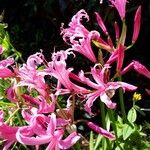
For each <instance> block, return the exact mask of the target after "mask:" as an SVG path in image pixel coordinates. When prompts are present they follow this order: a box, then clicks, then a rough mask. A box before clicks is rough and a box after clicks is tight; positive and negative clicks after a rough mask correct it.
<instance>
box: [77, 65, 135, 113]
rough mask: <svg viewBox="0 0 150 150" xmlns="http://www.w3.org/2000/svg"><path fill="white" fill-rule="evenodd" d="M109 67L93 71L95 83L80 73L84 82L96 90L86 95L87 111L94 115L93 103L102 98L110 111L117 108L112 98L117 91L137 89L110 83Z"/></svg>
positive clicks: (125, 84) (118, 83)
mask: <svg viewBox="0 0 150 150" xmlns="http://www.w3.org/2000/svg"><path fill="white" fill-rule="evenodd" d="M108 72H109V66H108V65H106V66H104V68H102V69H96V66H95V67H94V68H92V69H91V75H92V77H93V79H94V80H95V82H96V83H95V82H93V81H91V80H90V79H89V78H86V77H85V76H84V73H83V72H80V74H79V76H80V79H81V80H82V82H84V83H85V84H87V85H88V86H90V87H92V88H93V89H94V90H92V91H91V93H89V94H87V95H86V99H87V101H86V103H85V110H86V111H87V112H89V113H90V114H92V112H91V106H92V105H93V102H94V101H95V100H96V99H97V98H98V97H100V99H101V101H102V102H104V103H105V104H106V106H107V107H108V108H110V109H113V108H115V107H116V103H113V102H112V100H111V98H112V97H113V95H114V94H115V90H116V89H118V88H120V87H122V88H123V89H124V90H129V91H130V90H135V89H136V88H137V87H135V86H133V85H130V84H128V83H124V82H108V74H107V73H108Z"/></svg>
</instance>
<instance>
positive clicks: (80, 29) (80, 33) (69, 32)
mask: <svg viewBox="0 0 150 150" xmlns="http://www.w3.org/2000/svg"><path fill="white" fill-rule="evenodd" d="M83 18H84V19H87V20H89V16H88V15H87V13H86V12H85V10H83V9H82V10H80V11H79V12H77V14H75V15H74V16H73V18H72V20H71V22H70V23H69V28H65V29H62V31H61V34H63V39H64V41H65V42H67V43H69V44H70V45H71V47H72V48H71V49H72V50H74V51H77V52H79V53H81V54H82V55H84V56H85V57H87V58H88V59H89V60H90V61H92V62H96V57H95V55H94V53H93V50H92V47H91V41H92V40H97V39H98V38H99V37H100V35H99V33H98V32H97V31H95V30H93V31H88V30H87V29H86V28H85V27H84V26H83V25H82V24H81V21H82V20H83Z"/></svg>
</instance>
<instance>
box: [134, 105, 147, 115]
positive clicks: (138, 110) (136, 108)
mask: <svg viewBox="0 0 150 150" xmlns="http://www.w3.org/2000/svg"><path fill="white" fill-rule="evenodd" d="M133 107H134V109H135V110H136V111H137V112H139V113H140V114H141V115H143V116H145V113H144V111H142V110H141V108H140V107H139V106H137V105H134V106H133Z"/></svg>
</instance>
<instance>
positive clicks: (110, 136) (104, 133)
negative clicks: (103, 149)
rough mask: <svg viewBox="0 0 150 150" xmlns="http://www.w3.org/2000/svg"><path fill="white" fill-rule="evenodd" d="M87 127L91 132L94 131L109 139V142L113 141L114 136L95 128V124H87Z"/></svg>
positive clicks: (97, 127)
mask: <svg viewBox="0 0 150 150" xmlns="http://www.w3.org/2000/svg"><path fill="white" fill-rule="evenodd" d="M87 125H88V127H89V128H91V129H92V130H93V131H95V132H96V133H98V134H100V135H102V136H104V137H106V138H109V139H110V140H115V135H114V134H112V133H111V132H109V131H107V130H105V129H103V128H101V127H99V126H97V125H96V124H94V123H92V122H88V123H87Z"/></svg>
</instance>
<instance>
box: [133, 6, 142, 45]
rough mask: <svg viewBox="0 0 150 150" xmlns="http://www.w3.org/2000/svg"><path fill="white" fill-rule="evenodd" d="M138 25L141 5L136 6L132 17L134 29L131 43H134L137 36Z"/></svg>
mask: <svg viewBox="0 0 150 150" xmlns="http://www.w3.org/2000/svg"><path fill="white" fill-rule="evenodd" d="M140 26H141V6H139V7H138V9H137V11H136V13H135V17H134V31H133V36H132V43H134V42H135V41H136V40H137V38H138V35H139V32H140Z"/></svg>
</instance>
